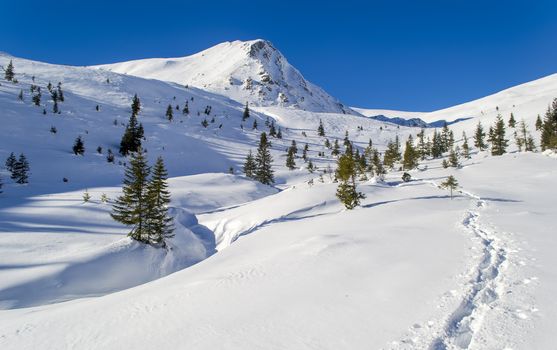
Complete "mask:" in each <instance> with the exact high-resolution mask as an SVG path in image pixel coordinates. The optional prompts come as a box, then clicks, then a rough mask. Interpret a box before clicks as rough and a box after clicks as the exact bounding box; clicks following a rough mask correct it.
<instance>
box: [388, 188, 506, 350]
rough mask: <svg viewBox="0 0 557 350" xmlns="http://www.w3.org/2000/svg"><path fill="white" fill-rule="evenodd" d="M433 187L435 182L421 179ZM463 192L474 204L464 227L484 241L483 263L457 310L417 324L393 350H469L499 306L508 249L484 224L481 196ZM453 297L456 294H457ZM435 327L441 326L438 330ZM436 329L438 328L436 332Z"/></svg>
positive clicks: (473, 275)
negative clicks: (488, 317)
mask: <svg viewBox="0 0 557 350" xmlns="http://www.w3.org/2000/svg"><path fill="white" fill-rule="evenodd" d="M422 181H423V182H424V183H428V184H430V185H432V186H434V187H439V185H438V184H437V183H435V182H434V181H428V180H422ZM459 192H460V193H462V194H463V195H465V196H466V197H469V198H470V199H472V200H473V201H474V205H473V207H472V208H470V209H468V210H467V211H466V214H465V216H464V219H463V220H462V223H461V224H462V226H463V227H464V228H465V229H466V230H467V231H469V232H471V233H472V234H473V238H474V239H478V240H479V241H480V242H481V247H482V254H481V258H480V263H479V265H477V266H476V267H474V268H473V270H472V272H471V273H470V275H471V279H470V281H469V283H468V285H467V287H466V289H465V291H463V293H462V294H463V297H462V300H461V302H460V304H459V305H458V307H457V308H456V309H455V310H454V311H452V312H451V313H450V314H449V316H448V317H447V318H446V319H445V320H439V321H437V322H434V321H428V322H427V327H422V326H421V325H419V324H414V325H413V326H412V327H411V330H410V334H408V335H407V336H405V337H404V339H403V340H401V341H395V342H392V344H391V348H393V349H406V348H410V349H415V348H418V347H419V348H427V349H429V350H456V349H469V348H471V346H472V345H473V343H474V335H475V333H476V332H477V331H478V330H479V329H480V327H481V325H482V322H483V319H484V316H485V315H486V313H487V312H489V311H490V310H491V309H493V308H495V307H497V300H498V299H499V297H500V295H501V294H502V291H503V290H504V285H503V281H502V273H503V272H504V270H505V268H506V266H507V260H508V257H509V248H508V247H507V246H506V244H505V242H504V241H503V240H501V239H500V238H499V236H498V232H497V231H495V230H492V229H490V228H487V227H485V226H484V225H482V224H481V222H480V218H481V211H482V209H484V208H486V207H487V203H486V201H485V200H483V199H481V197H479V196H477V195H475V194H472V193H469V192H466V191H464V190H460V191H459ZM450 294H453V295H456V294H457V293H456V291H451V292H450ZM436 324H439V325H440V326H437V327H435V325H436ZM435 328H437V329H435Z"/></svg>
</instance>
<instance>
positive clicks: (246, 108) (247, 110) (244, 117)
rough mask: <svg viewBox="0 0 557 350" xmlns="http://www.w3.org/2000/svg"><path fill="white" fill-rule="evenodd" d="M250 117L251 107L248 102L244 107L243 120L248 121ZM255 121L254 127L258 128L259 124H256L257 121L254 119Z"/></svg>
mask: <svg viewBox="0 0 557 350" xmlns="http://www.w3.org/2000/svg"><path fill="white" fill-rule="evenodd" d="M248 118H249V107H248V103H247V102H246V107H245V108H244V114H243V115H242V121H246V119H248ZM253 123H254V124H253V125H254V127H253V128H254V129H257V124H256V122H255V121H254V122H253Z"/></svg>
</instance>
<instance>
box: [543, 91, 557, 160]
mask: <svg viewBox="0 0 557 350" xmlns="http://www.w3.org/2000/svg"><path fill="white" fill-rule="evenodd" d="M540 147H541V149H542V151H545V150H546V149H557V98H556V99H555V100H553V103H552V106H551V107H549V108H548V109H547V112H546V113H545V117H544V120H543V124H542V128H541V141H540Z"/></svg>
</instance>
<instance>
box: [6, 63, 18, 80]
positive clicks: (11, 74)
mask: <svg viewBox="0 0 557 350" xmlns="http://www.w3.org/2000/svg"><path fill="white" fill-rule="evenodd" d="M14 77H15V72H14V64H13V62H12V60H10V63H8V66H7V67H6V69H5V70H4V79H6V80H7V81H13V80H14Z"/></svg>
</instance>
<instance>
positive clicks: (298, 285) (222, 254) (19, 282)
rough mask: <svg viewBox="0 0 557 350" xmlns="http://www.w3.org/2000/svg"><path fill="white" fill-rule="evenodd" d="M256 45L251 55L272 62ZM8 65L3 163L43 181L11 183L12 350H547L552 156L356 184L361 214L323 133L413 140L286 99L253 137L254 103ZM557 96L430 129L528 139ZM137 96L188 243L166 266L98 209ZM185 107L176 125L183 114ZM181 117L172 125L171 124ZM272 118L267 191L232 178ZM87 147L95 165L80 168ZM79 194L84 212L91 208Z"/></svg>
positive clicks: (165, 85)
mask: <svg viewBox="0 0 557 350" xmlns="http://www.w3.org/2000/svg"><path fill="white" fill-rule="evenodd" d="M255 43H256V42H252V44H255ZM233 44H234V43H231V44H223V45H229V46H230V47H232V46H234V45H233ZM244 44H245V43H244ZM244 44H242V43H240V42H238V46H239V47H244V46H242V45H244ZM261 45H263V48H260V49H257V50H256V56H257V55H263V56H264V53H265V52H266V49H265V47H266V45H267V44H266V43H263V44H261ZM238 52H240V51H238ZM230 54H231V52H230ZM263 56H262V57H263ZM215 57H216V56H215ZM258 57H259V56H258ZM10 59H13V61H14V65H15V69H16V73H17V74H16V77H17V79H18V80H19V83H17V84H14V83H11V82H6V81H5V80H3V79H1V78H0V83H1V86H0V111H1V114H2V115H1V116H2V121H3V124H2V128H0V160H3V159H5V158H6V157H7V155H8V154H9V153H10V152H12V151H13V152H15V153H16V154H19V153H21V152H23V153H25V155H27V157H28V159H29V161H30V164H31V177H30V183H29V184H27V185H23V186H22V185H17V184H15V183H13V181H11V180H10V179H9V174H8V173H7V172H6V171H5V170H4V169H2V170H0V175H1V177H2V180H3V182H4V186H3V188H2V190H3V193H2V194H0V309H2V310H0V348H1V349H17V350H22V349H36V348H41V349H64V348H72V349H90V348H103V349H122V348H134V349H152V348H155V347H157V348H194V349H215V348H218V349H220V348H224V349H262V348H265V349H344V348H346V349H369V348H372V349H396V350H399V349H400V350H402V349H436V350H437V349H478V350H479V349H506V348H507V349H511V348H512V349H550V348H552V347H553V343H554V340H553V337H552V335H553V333H554V331H555V324H556V322H555V315H556V314H557V306H556V304H555V302H554V299H555V298H554V296H555V294H557V283H556V281H555V273H554V266H556V265H557V258H556V255H555V254H553V252H554V251H555V249H557V240H556V239H555V235H554V234H553V231H552V230H553V228H554V227H555V226H556V223H555V212H556V210H557V208H556V207H555V201H554V198H555V197H556V196H557V193H556V188H555V186H554V185H553V184H554V179H555V176H556V175H557V174H556V173H555V172H556V169H557V168H556V167H555V161H556V159H554V158H550V157H547V156H545V155H543V154H540V153H510V154H506V155H504V156H502V157H491V156H489V155H488V153H487V152H477V150H475V149H473V152H472V153H473V154H472V158H471V159H469V160H462V163H463V167H462V168H458V169H444V168H443V167H442V166H441V164H440V163H441V162H440V160H439V159H435V160H427V161H424V162H423V163H422V164H421V166H420V169H419V170H413V171H411V172H410V173H411V175H412V178H413V181H411V182H409V183H403V182H402V181H401V175H402V174H401V172H399V171H393V172H391V173H390V174H389V175H388V176H387V178H386V179H385V181H376V179H370V180H362V181H360V182H359V183H358V189H359V190H360V191H362V192H363V193H364V194H365V195H366V198H365V199H364V200H363V201H362V206H361V207H359V208H357V209H355V210H353V211H346V210H344V209H343V207H342V206H341V205H340V204H339V202H338V200H337V199H336V197H335V191H336V187H337V184H335V182H334V178H333V175H332V174H329V173H323V170H325V169H327V167H328V166H331V167H334V166H335V162H336V159H335V158H333V157H331V156H330V153H331V150H330V149H328V148H326V147H324V141H325V137H320V136H318V135H317V130H316V129H317V125H318V124H319V121H322V123H323V125H324V127H325V131H326V138H328V139H329V140H330V141H331V142H333V141H335V140H340V142H341V143H342V139H343V138H344V134H345V132H346V131H348V132H349V137H350V139H351V140H353V141H354V144H355V146H356V147H359V148H360V151H361V149H362V148H363V147H364V146H365V145H367V143H368V140H369V139H370V138H371V139H372V140H373V144H374V146H376V147H378V148H379V150H384V147H385V144H386V143H387V142H388V141H389V140H391V139H393V138H394V137H395V136H399V137H400V138H401V140H404V139H406V137H407V136H408V135H409V134H415V133H416V132H417V131H419V129H417V128H408V127H404V126H397V125H393V124H390V123H384V122H380V121H376V120H372V119H370V118H367V117H364V116H362V115H360V114H344V113H342V112H341V111H340V110H337V112H338V113H332V112H331V110H328V109H326V108H324V107H323V106H324V105H323V106H321V107H323V109H319V108H316V110H317V111H316V110H311V109H312V108H309V107H308V108H306V107H304V106H302V108H306V109H307V110H305V111H304V110H301V109H297V108H295V107H296V106H295V105H280V103H279V104H277V103H276V101H275V100H269V101H263V102H261V101H259V102H258V101H256V100H253V101H254V104H256V105H257V106H251V116H250V118H249V119H248V120H247V121H242V111H243V105H244V102H245V99H246V98H245V96H243V95H241V94H243V93H245V91H241V90H238V91H237V92H238V95H237V96H235V95H234V94H232V93H230V94H226V95H227V96H232V97H235V98H237V99H238V100H234V99H231V98H229V97H226V96H224V94H223V93H221V92H222V91H217V90H218V89H217V88H215V90H212V91H206V90H204V89H203V86H201V88H196V87H194V86H193V85H191V86H189V87H187V88H186V87H185V86H184V85H183V84H177V83H173V82H168V81H165V80H169V79H164V78H162V77H161V78H158V79H146V78H141V77H138V76H132V75H131V74H130V75H125V74H119V73H117V72H109V71H107V70H101V69H96V68H86V67H68V66H59V65H51V64H45V63H40V62H33V61H29V60H24V59H19V58H15V57H9V56H7V55H0V65H2V66H5V65H6V63H7V62H8V60H10ZM222 59H223V62H222V63H223V64H224V63H228V61H227V60H225V59H224V57H223V58H222ZM232 61H235V60H232ZM236 62H237V60H236ZM230 63H231V64H232V65H233V63H234V62H230ZM219 67H220V66H219V65H216V66H215V67H213V68H215V69H217V68H219ZM233 68H234V69H232V68H231V70H228V71H230V72H231V71H235V69H238V72H239V73H238V74H240V75H241V74H243V73H242V71H241V67H233ZM248 68H249V69H248ZM251 68H253V67H252V66H249V67H247V68H246V69H248V71H250V72H251ZM176 72H178V71H176ZM176 72H175V73H176ZM155 73H156V72H153V74H155ZM210 73H211V71H210V70H207V71H206V74H210ZM176 74H178V73H176ZM223 74H225V73H223ZM199 78H200V79H201V77H199ZM212 80H214V81H216V80H218V74H215V76H214V79H212ZM556 80H557V78H556V77H555V76H550V77H547V78H544V79H541V80H538V81H536V82H532V83H529V84H525V85H523V86H519V87H516V88H514V89H509V90H507V91H505V92H502V93H499V94H496V95H493V96H490V97H487V98H485V99H481V100H478V101H474V102H470V103H468V104H464V105H462V106H457V107H454V108H451V109H447V110H444V111H439V112H433V113H426V114H420V117H424V118H427V115H430V116H431V118H430V119H425V120H427V121H434V120H438V119H447V120H449V121H450V120H454V118H466V117H472V118H473V119H470V120H467V121H463V122H459V123H456V124H454V125H452V126H451V127H452V128H453V129H454V130H455V131H456V136H457V138H458V136H459V134H458V132H459V131H461V130H462V131H466V132H469V131H471V130H473V128H474V127H475V124H476V123H477V121H478V120H482V121H483V122H485V123H484V124H486V126H487V124H489V123H490V122H491V121H492V119H493V118H494V117H495V115H496V113H499V112H500V113H502V114H504V116H505V117H506V118H508V114H510V112H511V111H512V112H513V113H514V114H515V116H516V118H517V119H518V120H520V119H521V118H525V119H526V120H527V121H528V122H529V125H530V128H531V129H533V118H535V116H536V115H537V113H543V112H544V111H545V109H546V107H547V103H548V102H549V101H551V100H552V99H553V97H555V96H554V95H557V93H556V90H555V87H556V85H557V84H556ZM49 81H51V82H52V83H53V84H55V85H56V83H57V82H58V81H61V82H62V86H63V89H64V92H65V101H64V102H62V103H59V107H60V108H61V113H60V114H54V113H52V107H53V106H52V100H51V98H50V97H49V94H48V93H47V92H46V88H45V86H46V85H47V83H48V82H49ZM31 84H36V85H39V86H41V87H42V88H43V98H42V101H41V106H40V107H36V106H34V105H33V104H32V103H31V96H30V93H29V88H30V85H31ZM233 86H234V85H233ZM208 89H209V88H208ZM302 90H303V89H302ZM20 91H23V101H20V100H19V99H18V94H19V92H20ZM224 91H226V90H224ZM296 91H297V90H296ZM135 93H137V94H138V96H139V97H140V98H141V101H142V106H143V108H142V110H141V112H140V114H139V120H140V122H141V123H142V124H143V126H144V129H145V137H146V138H145V140H144V141H143V144H144V146H145V148H146V149H147V150H148V152H147V155H148V158H149V160H150V161H151V162H152V161H153V160H154V159H155V158H156V157H157V156H159V155H162V156H163V158H164V159H165V162H166V164H167V167H168V169H169V173H170V176H171V179H170V180H169V184H170V190H171V194H172V203H171V213H172V215H173V217H174V223H175V225H176V227H177V231H176V237H175V238H174V239H172V240H171V241H170V242H169V250H168V251H165V250H160V249H157V248H154V247H150V246H144V245H140V244H138V243H136V242H133V241H131V240H130V239H128V238H127V237H126V236H125V235H126V232H127V229H126V228H125V227H123V226H122V225H119V224H117V223H115V222H114V221H113V220H112V219H111V218H110V215H109V213H110V202H109V203H103V202H101V200H100V198H101V195H102V194H106V195H107V196H108V197H109V198H110V199H114V198H115V197H116V196H117V195H118V194H119V193H120V183H121V180H122V175H123V169H124V163H125V162H126V161H127V159H126V158H124V157H120V156H118V155H117V156H116V162H115V163H114V164H109V163H107V162H106V151H107V149H108V148H111V149H112V150H113V151H115V153H117V148H118V143H119V140H120V137H121V136H122V133H123V131H124V127H123V124H125V123H126V122H127V120H128V117H129V115H130V109H129V106H130V101H131V98H132V96H133V95H134V94H135ZM186 101H188V104H189V109H190V113H189V114H187V115H184V114H182V113H181V111H180V110H176V109H175V106H176V105H178V107H179V109H181V108H182V107H183V106H184V103H185V102H186ZM304 101H305V102H307V100H306V99H304ZM256 102H257V103H256ZM169 104H170V105H171V106H172V107H173V108H174V109H173V110H174V119H173V121H168V120H167V119H166V118H165V116H164V114H165V111H166V108H167V106H168V105H169ZM97 105H99V110H98V111H97V110H96V106H97ZM207 106H211V107H212V108H211V111H210V112H209V113H208V114H205V113H204V111H205V110H206V107H207ZM490 106H491V107H490ZM496 107H498V108H496ZM497 109H498V110H497ZM43 110H44V111H46V114H43ZM320 110H326V112H327V113H323V112H319V111H320ZM482 111H483V113H482ZM362 113H363V112H362ZM436 113H437V114H436ZM363 114H364V113H363ZM204 119H206V120H207V121H208V126H207V127H206V128H205V127H203V126H202V125H201V121H202V120H204ZM115 120H116V123H114V121H115ZM267 120H269V122H274V123H275V125H276V127H277V128H281V131H282V134H283V139H277V138H271V142H272V149H271V153H272V156H273V158H274V164H273V169H274V171H275V177H276V181H277V184H276V185H275V186H265V185H262V184H260V183H257V182H254V181H252V180H251V179H248V178H246V177H244V176H243V175H242V174H241V171H239V169H240V167H241V164H242V161H243V159H244V157H245V155H246V153H247V152H248V150H250V149H251V150H254V149H255V146H256V142H257V139H258V137H259V134H260V132H261V131H264V130H265V131H267V130H268V126H267V125H266V121H267ZM254 121H256V122H257V124H258V129H255V130H254V129H253V128H252V125H253V123H254ZM115 124H116V125H115ZM52 126H54V127H56V129H57V132H56V133H51V132H50V131H49V130H50V129H51V127H52ZM78 135H81V136H82V137H83V139H84V141H85V148H86V151H85V155H84V156H75V155H73V154H72V153H71V146H72V144H73V141H74V139H75V138H76V137H77V136H78ZM293 140H294V141H296V142H297V144H298V147H299V148H300V149H301V148H302V147H303V145H305V144H307V145H308V147H309V152H308V157H309V159H311V161H312V163H313V164H314V165H316V166H317V168H318V169H317V170H316V172H314V173H311V172H309V171H308V169H307V163H306V162H304V161H303V160H302V159H301V158H300V157H298V158H296V160H295V161H296V164H297V167H296V169H294V170H288V169H287V168H286V167H285V149H286V147H288V146H289V145H290V143H291V142H292V141H293ZM457 142H460V140H457ZM97 146H101V147H102V151H101V152H102V154H101V153H97V152H96V148H97ZM514 149H515V147H514V145H512V146H511V148H510V150H511V151H512V150H514ZM322 152H324V153H325V155H324V156H323V155H322V154H321V153H322ZM230 167H232V168H233V169H232V174H231V173H229V172H230V170H229V168H230ZM449 174H452V175H454V176H456V178H457V179H458V180H459V182H460V183H461V185H462V192H460V193H457V195H456V198H455V199H454V200H451V199H450V198H449V197H448V193H447V192H446V191H444V190H441V189H439V188H438V187H437V185H438V184H439V183H440V182H441V181H443V180H444V179H445V177H446V176H447V175H449ZM64 177H65V178H66V179H68V182H63V181H62V179H63V178H64ZM86 190H88V192H89V193H90V194H91V196H92V199H91V200H90V201H89V202H87V203H84V202H83V198H82V195H83V192H84V191H86ZM168 274H170V275H168ZM139 284H142V285H139Z"/></svg>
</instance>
